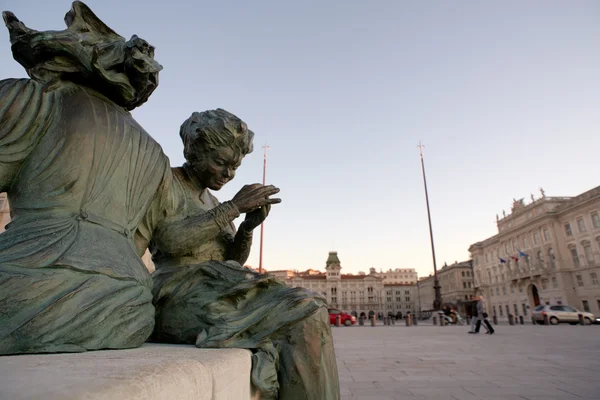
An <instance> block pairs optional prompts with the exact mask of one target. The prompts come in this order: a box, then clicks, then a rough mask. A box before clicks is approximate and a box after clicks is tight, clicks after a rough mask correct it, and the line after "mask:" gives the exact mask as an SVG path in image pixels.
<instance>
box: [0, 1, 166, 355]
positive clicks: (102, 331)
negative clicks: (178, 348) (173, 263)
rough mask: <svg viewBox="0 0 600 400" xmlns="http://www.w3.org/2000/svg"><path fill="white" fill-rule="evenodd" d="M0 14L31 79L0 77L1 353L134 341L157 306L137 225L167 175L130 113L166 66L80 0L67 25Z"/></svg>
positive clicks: (148, 328) (148, 329)
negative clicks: (3, 195)
mask: <svg viewBox="0 0 600 400" xmlns="http://www.w3.org/2000/svg"><path fill="white" fill-rule="evenodd" d="M3 17H4V21H5V23H6V26H7V27H8V30H9V32H10V41H11V44H12V51H13V55H14V57H15V59H16V60H17V61H18V62H19V63H21V64H22V65H23V66H24V67H25V69H26V70H27V73H28V74H29V76H30V77H31V79H5V80H2V81H0V191H1V192H7V195H8V199H9V201H10V205H11V219H12V222H11V223H10V224H9V225H8V226H7V229H6V232H4V233H2V234H1V235H0V354H16V353H47V352H78V351H85V350H97V349H108V348H110V349H121V348H130V347H137V346H140V345H141V344H142V343H144V341H146V339H147V338H148V337H149V336H150V334H151V333H152V330H153V327H154V307H153V305H152V279H151V277H150V275H149V273H148V271H147V270H146V268H145V266H144V264H143V263H142V262H141V260H140V255H139V254H138V251H137V249H136V247H135V245H134V233H135V232H136V229H137V226H138V225H139V223H140V221H141V220H142V218H143V217H144V215H145V214H146V210H147V209H148V206H149V205H150V203H151V201H152V199H153V198H154V197H155V195H156V192H157V190H159V187H160V185H161V182H163V180H164V179H165V178H164V176H165V175H166V174H170V172H171V170H170V166H169V160H168V158H167V157H166V156H165V155H164V154H163V152H162V149H161V147H160V146H159V145H158V143H156V142H155V141H154V140H153V139H152V138H151V137H150V135H148V133H147V132H146V131H145V130H144V129H143V128H142V127H141V126H140V125H139V124H138V123H137V122H136V121H135V120H134V119H133V117H132V116H131V114H130V113H129V112H128V110H131V109H133V108H135V107H137V106H139V105H141V104H143V103H144V102H145V101H146V100H147V99H148V97H149V96H150V94H151V93H152V91H153V90H154V89H155V88H156V86H157V84H158V72H159V71H160V70H161V68H162V67H161V66H160V65H159V64H158V63H157V62H156V61H154V59H153V56H154V49H153V47H152V46H150V45H149V44H148V43H147V42H145V41H144V40H142V39H140V38H138V37H137V36H133V37H132V38H131V40H129V41H126V40H125V39H124V38H122V37H121V36H119V35H118V34H116V33H115V32H114V31H113V30H112V29H110V28H109V27H108V26H106V25H105V24H104V23H102V21H100V20H99V19H98V18H97V17H96V16H95V15H94V13H93V12H92V11H91V10H90V9H89V8H88V7H87V6H86V5H85V4H83V3H81V2H74V3H73V7H72V9H71V11H69V12H68V13H67V15H66V17H65V22H66V24H67V29H66V30H63V31H47V32H38V31H35V30H33V29H29V28H27V27H26V26H25V25H24V24H23V23H22V22H21V21H19V20H18V19H17V18H16V17H15V16H14V15H13V14H12V13H10V12H5V13H3Z"/></svg>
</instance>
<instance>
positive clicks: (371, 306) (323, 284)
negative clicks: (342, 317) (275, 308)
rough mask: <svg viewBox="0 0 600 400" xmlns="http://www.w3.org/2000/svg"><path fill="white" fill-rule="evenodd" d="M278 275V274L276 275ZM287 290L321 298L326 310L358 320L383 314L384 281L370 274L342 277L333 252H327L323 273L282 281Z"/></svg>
mask: <svg viewBox="0 0 600 400" xmlns="http://www.w3.org/2000/svg"><path fill="white" fill-rule="evenodd" d="M277 274H280V271H277ZM285 282H286V284H287V285H288V286H290V287H303V288H306V289H310V290H312V291H313V292H317V293H320V294H322V295H323V296H324V297H325V298H327V302H328V304H329V307H331V308H338V309H340V310H342V311H345V312H347V313H349V314H352V315H354V316H355V317H359V316H361V315H364V316H370V315H378V314H383V313H384V311H385V305H384V296H383V291H384V289H383V279H382V278H380V277H378V276H376V275H375V269H374V268H371V272H370V273H369V274H362V275H352V274H343V273H342V265H341V262H340V259H339V257H338V254H337V252H336V251H331V252H329V256H328V257H327V261H326V262H325V272H324V273H318V272H315V271H314V270H313V272H312V273H294V275H293V277H291V278H288V279H285Z"/></svg>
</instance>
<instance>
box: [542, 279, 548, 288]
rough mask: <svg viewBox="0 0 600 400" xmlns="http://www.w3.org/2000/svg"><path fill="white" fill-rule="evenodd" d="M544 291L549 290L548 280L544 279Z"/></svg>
mask: <svg viewBox="0 0 600 400" xmlns="http://www.w3.org/2000/svg"><path fill="white" fill-rule="evenodd" d="M542 289H543V290H546V289H548V279H542Z"/></svg>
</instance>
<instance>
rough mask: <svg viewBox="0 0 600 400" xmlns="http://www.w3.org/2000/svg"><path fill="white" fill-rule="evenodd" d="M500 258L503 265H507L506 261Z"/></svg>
mask: <svg viewBox="0 0 600 400" xmlns="http://www.w3.org/2000/svg"><path fill="white" fill-rule="evenodd" d="M498 258H500V262H501V263H502V264H506V260H504V259H503V258H501V257H498Z"/></svg>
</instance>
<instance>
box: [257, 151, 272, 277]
mask: <svg viewBox="0 0 600 400" xmlns="http://www.w3.org/2000/svg"><path fill="white" fill-rule="evenodd" d="M268 149H270V147H269V146H267V145H266V144H265V145H264V146H263V150H264V153H263V181H262V184H263V185H266V184H267V150H268ZM264 238H265V222H264V221H263V222H262V223H261V224H260V255H259V259H258V273H259V274H262V273H263V266H262V265H263V240H264Z"/></svg>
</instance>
